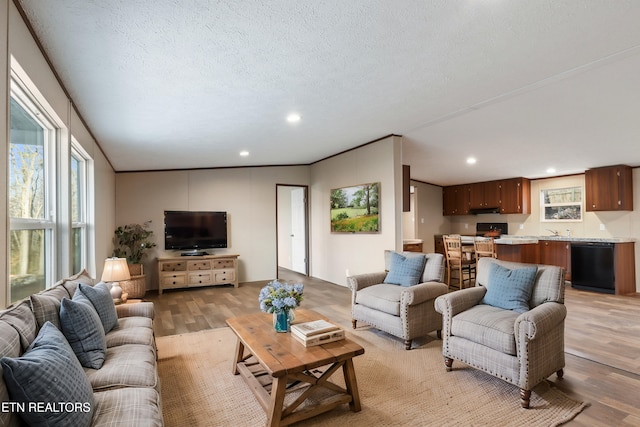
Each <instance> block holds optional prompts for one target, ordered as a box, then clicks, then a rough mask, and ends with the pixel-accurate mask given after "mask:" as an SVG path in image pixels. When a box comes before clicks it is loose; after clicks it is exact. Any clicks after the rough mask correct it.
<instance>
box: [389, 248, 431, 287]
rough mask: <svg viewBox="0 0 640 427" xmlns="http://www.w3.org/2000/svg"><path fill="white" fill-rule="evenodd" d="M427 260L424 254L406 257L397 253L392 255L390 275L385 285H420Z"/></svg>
mask: <svg viewBox="0 0 640 427" xmlns="http://www.w3.org/2000/svg"><path fill="white" fill-rule="evenodd" d="M426 261H427V259H426V258H425V256H424V254H417V256H404V255H400V254H399V253H397V252H393V253H391V264H390V265H389V273H387V277H385V279H384V283H387V284H392V285H400V286H413V285H417V284H418V283H420V278H421V277H422V273H423V271H424V264H425V263H426Z"/></svg>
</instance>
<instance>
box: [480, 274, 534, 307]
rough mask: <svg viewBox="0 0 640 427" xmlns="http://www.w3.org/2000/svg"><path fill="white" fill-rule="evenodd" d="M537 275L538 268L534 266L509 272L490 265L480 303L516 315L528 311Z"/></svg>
mask: <svg viewBox="0 0 640 427" xmlns="http://www.w3.org/2000/svg"><path fill="white" fill-rule="evenodd" d="M537 273H538V267H537V266H535V265H534V266H531V267H522V268H518V269H514V270H510V269H508V268H505V267H503V266H501V265H498V264H491V266H490V267H489V280H488V283H487V293H486V294H485V295H484V298H483V299H482V303H483V304H489V305H492V306H494V307H500V308H503V309H505V310H514V311H516V312H518V313H524V312H525V311H529V299H531V292H532V291H533V285H534V283H535V281H536V274H537Z"/></svg>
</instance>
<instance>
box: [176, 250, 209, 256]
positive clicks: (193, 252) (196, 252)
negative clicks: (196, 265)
mask: <svg viewBox="0 0 640 427" xmlns="http://www.w3.org/2000/svg"><path fill="white" fill-rule="evenodd" d="M205 255H209V254H208V253H207V252H205V251H192V252H182V253H181V254H180V256H205Z"/></svg>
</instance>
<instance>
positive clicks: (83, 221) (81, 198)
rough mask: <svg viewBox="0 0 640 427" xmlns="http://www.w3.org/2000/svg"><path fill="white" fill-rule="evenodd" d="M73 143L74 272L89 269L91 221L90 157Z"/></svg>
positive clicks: (72, 252)
mask: <svg viewBox="0 0 640 427" xmlns="http://www.w3.org/2000/svg"><path fill="white" fill-rule="evenodd" d="M71 140H72V142H71V180H70V181H71V261H72V266H71V267H72V272H73V273H77V272H79V271H81V270H82V269H83V268H86V267H87V259H88V242H87V239H88V231H87V228H88V227H87V223H88V220H89V218H88V217H89V213H88V211H89V205H88V191H87V190H88V188H89V185H88V182H89V172H90V171H89V161H90V159H89V156H88V155H87V154H86V152H85V151H84V150H83V149H82V147H81V146H80V144H78V143H77V141H76V140H75V139H74V138H73V137H72V139H71Z"/></svg>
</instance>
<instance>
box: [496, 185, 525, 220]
mask: <svg viewBox="0 0 640 427" xmlns="http://www.w3.org/2000/svg"><path fill="white" fill-rule="evenodd" d="M500 213H501V214H529V213H531V185H530V183H529V180H528V179H526V178H512V179H504V180H502V181H500Z"/></svg>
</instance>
